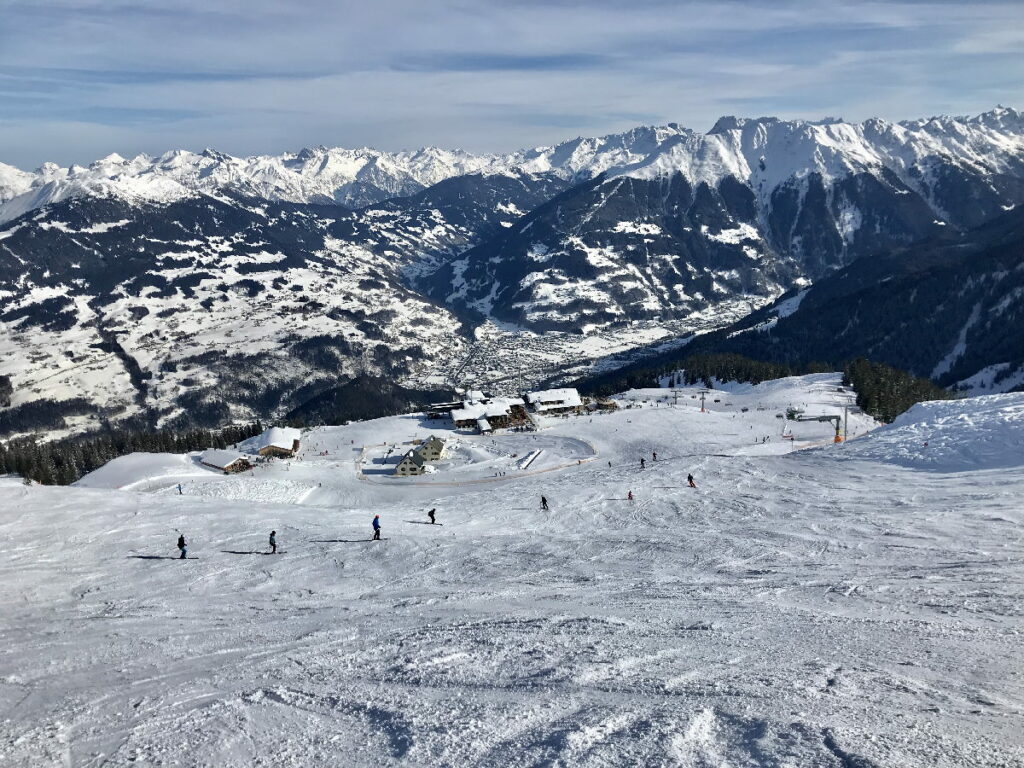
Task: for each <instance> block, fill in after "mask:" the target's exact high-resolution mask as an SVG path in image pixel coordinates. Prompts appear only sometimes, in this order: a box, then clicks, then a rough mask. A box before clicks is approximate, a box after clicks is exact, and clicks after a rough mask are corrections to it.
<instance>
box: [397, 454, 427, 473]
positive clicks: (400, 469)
mask: <svg viewBox="0 0 1024 768" xmlns="http://www.w3.org/2000/svg"><path fill="white" fill-rule="evenodd" d="M426 471H427V470H426V461H424V460H423V456H422V455H421V454H420V453H419V452H418V451H408V452H407V453H406V454H405V455H404V456H403V457H402V460H401V461H399V462H398V464H397V466H395V474H396V475H400V476H402V477H410V476H412V475H422V474H424V473H425V472H426Z"/></svg>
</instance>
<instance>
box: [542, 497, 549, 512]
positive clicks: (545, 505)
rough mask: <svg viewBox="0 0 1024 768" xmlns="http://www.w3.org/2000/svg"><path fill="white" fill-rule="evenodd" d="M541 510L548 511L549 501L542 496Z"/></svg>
mask: <svg viewBox="0 0 1024 768" xmlns="http://www.w3.org/2000/svg"><path fill="white" fill-rule="evenodd" d="M540 508H541V509H542V510H544V511H545V512H547V511H548V499H547V497H546V496H541V497H540Z"/></svg>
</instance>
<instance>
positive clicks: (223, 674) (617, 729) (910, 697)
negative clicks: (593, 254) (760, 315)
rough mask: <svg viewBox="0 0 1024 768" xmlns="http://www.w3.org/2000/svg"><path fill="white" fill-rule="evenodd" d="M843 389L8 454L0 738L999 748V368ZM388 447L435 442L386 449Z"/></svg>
mask: <svg viewBox="0 0 1024 768" xmlns="http://www.w3.org/2000/svg"><path fill="white" fill-rule="evenodd" d="M702 392H703V393H704V394H705V404H704V409H703V411H702V409H701V402H700V399H699V397H698V396H699V394H700V393H702ZM852 398H853V394H852V393H851V392H850V391H849V389H848V388H846V387H843V386H841V385H840V383H839V377H838V376H836V375H834V374H821V375H813V376H804V377H798V378H790V379H781V380H776V381H769V382H765V383H763V384H759V385H749V384H732V385H726V384H721V385H719V388H715V389H707V388H701V387H686V386H685V385H683V386H681V387H672V388H656V389H643V390H633V391H629V392H626V393H623V394H621V395H619V396H616V397H615V398H613V399H614V401H615V403H616V404H617V405H618V408H617V409H616V410H613V411H601V412H596V413H590V412H587V413H583V414H574V415H571V416H569V417H567V418H566V417H562V416H553V415H552V416H546V417H541V418H542V419H547V421H541V423H540V424H538V429H537V430H536V431H533V432H516V431H513V430H511V429H509V430H503V431H501V432H500V433H496V434H493V435H478V434H471V433H468V432H466V431H462V430H459V429H458V428H456V427H455V426H454V424H450V423H449V424H448V425H447V426H446V425H445V424H443V423H440V422H438V420H436V419H431V418H428V415H427V414H426V413H419V414H409V415H404V416H395V417H388V418H384V419H378V420H374V421H367V422H355V423H352V424H350V425H348V426H338V427H332V426H327V427H318V428H314V429H310V430H306V431H303V432H302V434H301V440H300V447H299V449H298V451H297V453H296V454H295V455H294V456H293V457H291V458H278V459H274V460H273V461H264V462H263V463H258V464H254V465H253V466H252V467H251V468H250V469H247V470H246V471H244V472H241V473H237V474H224V472H222V471H218V468H215V467H211V466H209V465H210V464H211V462H209V461H207V459H209V458H210V457H209V456H207V455H206V454H201V455H200V454H197V455H194V456H193V455H173V454H132V455H129V456H125V457H123V458H120V459H116V460H114V461H113V462H111V463H109V464H108V465H106V466H104V467H103V468H102V469H100V470H98V471H96V472H93V473H92V474H90V475H88V476H86V477H84V478H83V479H82V480H81V481H79V482H78V483H76V484H75V486H74V487H70V488H59V487H53V488H51V487H43V486H37V485H31V486H26V485H24V484H23V483H20V482H14V481H13V480H8V481H5V482H4V483H3V484H2V485H0V496H2V497H3V499H4V500H5V501H4V509H5V513H4V517H3V519H2V521H0V526H2V531H3V534H4V538H5V540H7V541H9V542H10V543H11V548H10V550H9V553H8V557H7V558H5V559H4V560H3V562H2V563H0V578H2V579H3V583H4V584H6V585H7V588H6V590H5V591H4V598H3V600H4V602H3V611H2V615H3V617H4V618H3V621H2V629H3V637H4V648H5V652H4V654H3V657H2V658H0V692H2V694H3V698H2V701H3V702H5V706H7V707H9V708H8V709H7V710H6V712H7V714H6V716H5V719H4V721H3V723H2V724H0V749H2V752H0V755H2V762H3V764H4V765H12V766H15V765H17V766H21V765H24V766H28V765H32V766H36V765H61V764H72V765H88V764H108V765H127V764H129V763H133V764H143V765H164V764H173V763H176V762H184V763H188V764H215V765H218V766H248V765H253V764H259V763H260V762H264V763H266V764H271V765H300V764H301V765H314V764H316V765H326V764H332V765H338V764H342V763H344V764H345V765H354V766H363V765H365V766H380V765H423V766H436V765H499V764H566V765H661V764H678V765H688V766H698V765H821V766H833V765H834V766H844V765H846V766H848V765H858V766H890V765H899V766H936V765H938V766H964V765H978V766H981V765H1001V766H1012V765H1017V764H1020V762H1021V760H1022V759H1024V749H1022V744H1021V740H1020V733H1021V729H1020V725H1021V721H1020V718H1021V711H1022V706H1024V686H1022V684H1021V680H1020V675H1019V670H1020V669H1021V664H1022V662H1024V654H1022V646H1021V644H1020V643H1019V632H1020V630H1021V623H1020V617H1021V614H1020V610H1019V604H1020V602H1021V598H1022V591H1021V584H1022V583H1024V581H1022V579H1024V567H1022V564H1024V548H1022V547H1024V545H1022V543H1021V540H1020V537H1019V535H1017V532H1018V531H1019V528H1020V526H1021V524H1022V523H1024V519H1022V516H1021V515H1022V508H1021V506H1020V503H1019V501H1020V499H1021V498H1022V493H1024V458H1022V457H1024V421H1022V419H1024V396H1022V395H1019V394H1017V395H994V396H989V397H983V398H976V399H973V400H970V401H950V402H941V403H925V404H922V405H920V406H917V407H915V408H913V409H911V411H910V412H908V413H907V414H906V415H905V417H901V418H900V419H898V420H897V421H896V423H894V424H892V425H889V426H879V425H878V424H877V423H876V422H875V421H874V420H873V419H872V418H870V417H869V416H867V415H865V414H863V413H861V412H860V411H859V409H857V408H856V407H851V405H852ZM787 408H798V409H803V410H804V411H805V412H806V413H812V414H819V415H823V416H827V415H836V414H843V413H844V411H845V412H846V415H847V417H848V424H847V430H848V440H847V441H845V442H843V443H839V444H836V443H834V442H833V439H832V438H833V426H832V424H831V422H828V421H825V422H819V421H807V422H798V421H790V420H787V419H779V418H776V416H777V414H779V413H781V412H783V411H785V410H786V409H787ZM425 437H426V438H429V439H425ZM442 441H443V444H442ZM256 442H257V443H258V442H259V441H256ZM406 445H408V446H410V448H409V450H410V451H411V452H412V453H414V454H415V451H413V450H412V446H414V445H415V446H417V448H418V450H420V451H423V450H425V448H426V446H428V445H430V446H431V447H432V449H433V450H435V451H438V450H439V452H438V453H434V454H432V456H435V457H436V458H433V459H432V462H433V466H434V467H435V471H434V472H433V473H430V474H425V475H415V474H414V475H413V476H409V477H397V476H395V475H394V474H393V470H392V469H391V467H393V466H394V465H393V464H392V463H391V462H392V459H391V458H390V457H389V458H385V457H386V456H387V449H386V448H385V446H387V448H389V449H390V450H391V452H392V454H393V455H394V456H401V455H402V452H403V450H404V447H405V446H406ZM415 455H419V454H415ZM688 476H689V477H691V478H692V479H693V480H694V485H695V487H692V488H691V487H689V486H688V483H687V477H688ZM542 498H543V500H544V501H545V502H546V504H547V506H548V508H547V509H546V510H545V509H543V508H542V504H541V500H542ZM428 512H429V513H430V514H429V515H428ZM375 517H376V518H377V522H378V524H379V526H380V534H381V536H380V538H381V540H380V541H375V540H373V536H372V534H373V531H372V530H371V522H373V519H374V518H375ZM58 530H59V531H60V533H59V535H55V533H56V531H58ZM272 530H273V531H274V532H275V534H276V545H275V548H274V549H275V550H276V554H270V553H271V550H270V549H269V548H268V547H267V544H266V541H267V535H268V533H269V532H270V531H272ZM179 535H181V536H183V537H184V539H185V541H186V544H187V552H188V559H186V560H180V559H179V557H178V551H177V550H176V549H175V541H176V539H177V537H178V536H179ZM278 546H279V547H280V549H277V547H278ZM183 745H187V752H188V755H187V757H184V758H183V757H182V752H181V750H182V749H183Z"/></svg>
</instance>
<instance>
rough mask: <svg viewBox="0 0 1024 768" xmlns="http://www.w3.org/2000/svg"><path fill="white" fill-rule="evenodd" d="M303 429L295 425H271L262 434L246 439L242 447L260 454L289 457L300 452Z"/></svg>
mask: <svg viewBox="0 0 1024 768" xmlns="http://www.w3.org/2000/svg"><path fill="white" fill-rule="evenodd" d="M301 438H302V431H301V430H299V429H295V428H294V427H271V428H270V429H268V430H266V431H265V432H263V433H262V434H260V435H257V436H256V437H253V438H251V439H249V440H246V441H245V442H244V443H243V444H242V447H243V448H246V449H247V450H249V451H252V452H253V453H258V454H259V455H260V456H279V457H282V458H288V457H290V456H294V455H295V454H296V453H298V452H299V445H300V443H301Z"/></svg>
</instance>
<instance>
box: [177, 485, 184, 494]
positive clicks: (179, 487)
mask: <svg viewBox="0 0 1024 768" xmlns="http://www.w3.org/2000/svg"><path fill="white" fill-rule="evenodd" d="M178 495H179V496H183V495H184V494H182V492H181V483H178Z"/></svg>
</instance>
